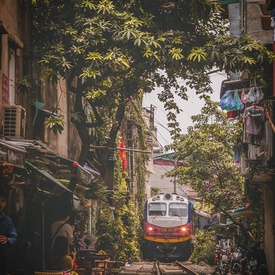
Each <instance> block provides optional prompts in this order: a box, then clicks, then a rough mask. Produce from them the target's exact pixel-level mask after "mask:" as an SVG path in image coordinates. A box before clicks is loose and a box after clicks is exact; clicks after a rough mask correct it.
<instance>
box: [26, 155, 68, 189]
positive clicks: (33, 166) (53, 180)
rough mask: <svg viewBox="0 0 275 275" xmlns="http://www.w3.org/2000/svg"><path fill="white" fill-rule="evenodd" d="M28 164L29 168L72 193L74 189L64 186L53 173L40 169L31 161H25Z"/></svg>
mask: <svg viewBox="0 0 275 275" xmlns="http://www.w3.org/2000/svg"><path fill="white" fill-rule="evenodd" d="M25 163H26V166H27V167H28V168H30V169H31V170H33V171H35V172H36V173H37V174H39V175H40V176H41V177H42V178H45V179H48V180H49V181H50V182H52V183H54V184H55V185H57V186H59V187H60V188H62V189H63V190H65V191H67V192H70V193H72V191H71V190H70V189H68V188H67V187H66V186H64V185H63V184H62V183H61V182H59V181H58V180H57V179H56V178H54V177H53V176H52V175H51V174H49V173H48V172H46V171H44V170H41V169H39V168H38V167H36V166H35V165H33V164H32V163H30V162H29V161H27V160H26V161H25Z"/></svg>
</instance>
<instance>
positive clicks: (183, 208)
mask: <svg viewBox="0 0 275 275" xmlns="http://www.w3.org/2000/svg"><path fill="white" fill-rule="evenodd" d="M187 213H188V210H187V204H186V203H170V204H169V216H178V217H186V216H187Z"/></svg>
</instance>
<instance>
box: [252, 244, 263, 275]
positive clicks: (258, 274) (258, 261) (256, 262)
mask: <svg viewBox="0 0 275 275" xmlns="http://www.w3.org/2000/svg"><path fill="white" fill-rule="evenodd" d="M247 264H248V267H249V270H250V272H251V274H252V275H268V271H267V265H266V258H265V254H264V251H263V249H261V248H260V244H259V243H251V244H250V245H249V247H248V251H247Z"/></svg>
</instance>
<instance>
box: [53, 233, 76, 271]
mask: <svg viewBox="0 0 275 275" xmlns="http://www.w3.org/2000/svg"><path fill="white" fill-rule="evenodd" d="M75 259H76V250H75V248H74V247H72V250H71V251H69V243H68V238H66V237H64V236H60V237H59V238H57V239H56V241H55V243H54V245H53V248H52V254H51V256H50V261H49V269H51V270H64V271H67V270H71V269H72V268H73V266H74V262H75Z"/></svg>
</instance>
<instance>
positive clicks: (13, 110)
mask: <svg viewBox="0 0 275 275" xmlns="http://www.w3.org/2000/svg"><path fill="white" fill-rule="evenodd" d="M3 110H4V118H3V119H4V121H3V135H4V136H6V137H14V138H25V127H26V126H25V124H26V118H25V117H26V111H25V109H24V108H23V107H22V106H21V105H7V106H3Z"/></svg>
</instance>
